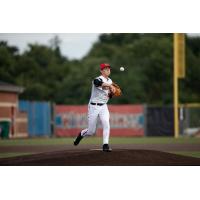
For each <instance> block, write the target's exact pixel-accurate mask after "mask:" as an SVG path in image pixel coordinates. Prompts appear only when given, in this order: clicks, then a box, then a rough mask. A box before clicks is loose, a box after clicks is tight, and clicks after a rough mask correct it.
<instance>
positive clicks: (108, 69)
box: [101, 67, 110, 77]
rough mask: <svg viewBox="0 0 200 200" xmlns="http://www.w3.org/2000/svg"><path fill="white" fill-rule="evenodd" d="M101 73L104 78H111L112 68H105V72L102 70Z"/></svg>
mask: <svg viewBox="0 0 200 200" xmlns="http://www.w3.org/2000/svg"><path fill="white" fill-rule="evenodd" d="M101 73H102V75H103V76H106V77H108V76H110V68H109V67H106V68H104V69H103V70H101Z"/></svg>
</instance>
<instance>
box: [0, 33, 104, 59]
mask: <svg viewBox="0 0 200 200" xmlns="http://www.w3.org/2000/svg"><path fill="white" fill-rule="evenodd" d="M56 35H57V36H58V37H59V39H60V40H61V44H60V48H61V53H62V55H64V56H67V57H68V58H69V59H81V58H82V57H83V56H85V55H86V54H87V53H88V52H89V50H90V49H91V47H92V45H93V44H94V43H95V42H96V41H98V37H99V35H100V34H99V33H0V40H4V41H7V42H8V44H9V45H14V46H17V47H18V48H19V51H20V53H22V52H24V51H25V50H26V49H27V48H28V45H27V44H28V43H31V44H33V43H38V44H45V45H50V39H52V38H53V37H55V36H56Z"/></svg>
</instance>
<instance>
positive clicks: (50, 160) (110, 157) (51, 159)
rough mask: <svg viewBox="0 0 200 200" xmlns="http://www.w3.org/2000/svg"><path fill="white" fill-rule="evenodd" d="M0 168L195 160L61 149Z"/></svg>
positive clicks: (7, 162) (193, 161)
mask: <svg viewBox="0 0 200 200" xmlns="http://www.w3.org/2000/svg"><path fill="white" fill-rule="evenodd" d="M0 165H4V166H178V165H179V166H193V165H198V166H199V165H200V159H199V158H193V157H187V156H180V155H175V154H171V153H166V152H161V151H154V150H132V149H131V150H129V149H115V150H113V151H112V152H109V153H107V152H102V151H98V150H86V149H83V150H77V151H74V150H64V151H56V152H47V153H40V154H35V155H26V156H18V157H14V158H2V159H0Z"/></svg>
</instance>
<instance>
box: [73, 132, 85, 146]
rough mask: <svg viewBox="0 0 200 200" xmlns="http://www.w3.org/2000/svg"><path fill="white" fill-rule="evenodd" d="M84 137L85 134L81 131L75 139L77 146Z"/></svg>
mask: <svg viewBox="0 0 200 200" xmlns="http://www.w3.org/2000/svg"><path fill="white" fill-rule="evenodd" d="M82 139H83V136H82V135H81V133H79V134H78V136H77V137H76V139H75V140H74V145H75V146H77V145H78V144H79V142H80V141H81V140H82Z"/></svg>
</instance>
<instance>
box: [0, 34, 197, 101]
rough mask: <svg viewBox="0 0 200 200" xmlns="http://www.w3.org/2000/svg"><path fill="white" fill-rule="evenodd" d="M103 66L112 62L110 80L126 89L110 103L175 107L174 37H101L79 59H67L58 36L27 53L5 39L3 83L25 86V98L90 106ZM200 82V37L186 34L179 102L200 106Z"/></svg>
mask: <svg viewBox="0 0 200 200" xmlns="http://www.w3.org/2000/svg"><path fill="white" fill-rule="evenodd" d="M58 41H59V42H58ZM102 62H107V63H110V64H111V67H112V69H111V79H112V80H113V81H114V82H116V83H118V84H119V85H120V86H121V88H122V91H123V96H122V97H120V98H113V99H112V100H111V101H110V103H113V104H137V103H138V104H141V103H147V104H156V105H161V104H164V105H169V104H172V103H173V35H172V34H131V33H127V34H125V33H117V34H101V35H100V36H99V38H98V41H97V42H96V43H94V45H93V46H92V48H91V50H90V51H89V53H88V54H87V55H86V56H84V57H83V58H82V59H79V60H77V59H74V60H70V59H68V58H67V57H66V56H64V55H62V53H61V50H60V40H58V37H55V38H52V40H51V43H50V44H49V45H41V44H29V45H28V48H27V50H26V51H24V52H23V53H20V52H19V49H18V48H17V47H15V46H11V45H8V43H7V42H6V41H0V80H1V81H5V82H9V83H13V84H16V85H19V86H23V87H25V91H24V93H23V94H21V95H20V99H26V100H38V101H51V102H55V103H57V104H87V103H88V100H89V98H90V92H91V84H92V80H93V79H94V78H95V77H96V76H98V75H99V74H100V72H99V64H100V63H102ZM121 66H124V67H125V71H124V72H120V70H119V68H120V67H121ZM199 82H200V37H189V36H186V78H185V79H181V80H179V89H180V97H179V98H180V102H182V103H186V102H199V100H200V92H199V91H200V87H199Z"/></svg>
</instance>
